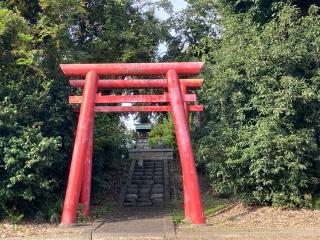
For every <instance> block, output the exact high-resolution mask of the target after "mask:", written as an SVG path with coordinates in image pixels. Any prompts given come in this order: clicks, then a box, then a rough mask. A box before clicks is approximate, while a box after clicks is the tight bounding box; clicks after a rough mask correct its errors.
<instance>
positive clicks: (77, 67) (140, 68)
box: [60, 62, 203, 77]
mask: <svg viewBox="0 0 320 240" xmlns="http://www.w3.org/2000/svg"><path fill="white" fill-rule="evenodd" d="M202 66H203V63H202V62H179V63H108V64H60V67H61V69H62V71H63V73H64V75H66V76H69V77H71V76H82V77H85V76H86V74H87V73H88V72H89V71H91V70H94V71H95V72H96V73H97V74H98V75H104V76H163V75H166V74H167V72H168V71H169V70H175V71H176V72H177V74H179V75H183V76H190V75H195V74H198V73H199V72H200V71H201V68H202Z"/></svg>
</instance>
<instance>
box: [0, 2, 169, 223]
mask: <svg viewBox="0 0 320 240" xmlns="http://www.w3.org/2000/svg"><path fill="white" fill-rule="evenodd" d="M138 2H139V1H133V0H132V1H117V0H114V1H106V0H100V1H83V0H63V1H62V0H55V1H52V0H41V1H39V0H31V1H13V0H5V1H2V2H1V3H0V7H1V9H0V73H1V74H0V194H1V196H2V198H1V200H0V215H1V216H0V217H6V216H19V219H20V216H23V215H21V214H25V215H26V216H30V215H33V214H34V213H38V215H39V216H40V215H41V217H43V218H47V217H50V216H48V215H49V214H51V213H52V211H51V210H50V209H48V208H50V206H53V207H54V208H56V207H57V204H56V202H58V203H59V202H61V198H63V196H64V191H65V185H66V180H67V173H68V166H69V165H68V163H69V161H70V156H71V150H72V144H73V138H74V129H75V125H76V121H77V114H76V113H73V112H72V109H71V108H70V107H69V106H68V104H67V99H68V95H70V94H72V92H77V93H80V92H79V90H72V92H71V90H70V88H69V87H68V84H67V80H66V79H65V78H64V76H63V75H62V73H61V70H60V68H59V64H60V63H62V62H65V63H72V62H119V61H120V62H131V61H152V60H153V59H154V58H155V54H156V49H157V45H158V44H159V42H160V41H161V38H162V37H164V36H165V34H166V30H165V26H163V25H162V24H161V23H160V22H159V21H158V20H157V19H156V18H155V17H154V14H153V13H154V9H152V8H151V7H150V6H157V4H165V1H161V3H157V2H156V3H153V4H149V5H148V6H149V8H148V9H146V10H144V11H142V10H141V9H140V8H139V6H138V5H137V3H138ZM148 2H150V1H148ZM103 93H105V94H110V93H111V92H110V91H104V92H103ZM95 132H96V133H97V134H96V136H97V138H96V139H95V143H94V144H95V151H96V152H97V153H99V154H95V155H94V157H95V159H94V171H95V172H94V179H93V181H94V188H93V195H94V200H96V201H98V199H97V198H98V197H97V196H98V194H97V193H98V192H99V191H101V189H102V186H103V185H105V184H106V182H107V181H109V180H110V179H112V177H116V178H115V179H112V181H113V182H112V183H117V182H120V180H121V178H122V176H123V173H124V171H125V165H126V162H125V160H124V158H123V157H122V156H123V155H124V156H125V155H126V150H125V146H126V144H127V138H130V134H128V133H127V132H126V131H125V126H123V124H121V122H120V116H119V115H115V116H113V117H111V116H106V115H105V116H102V115H97V117H96V124H95ZM112 170H114V174H113V175H112V174H111V171H112ZM116 173H118V175H117V174H116ZM110 176H112V177H110ZM107 189H108V190H110V191H113V190H114V189H113V188H111V187H110V186H109V187H108V188H107ZM112 194H113V193H112ZM20 213H21V214H20Z"/></svg>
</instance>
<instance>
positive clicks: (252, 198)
mask: <svg viewBox="0 0 320 240" xmlns="http://www.w3.org/2000/svg"><path fill="white" fill-rule="evenodd" d="M217 2H218V4H217V7H218V9H219V12H220V13H221V14H222V17H221V18H222V20H221V22H222V24H223V31H222V34H221V38H220V39H219V40H218V41H217V40H216V39H212V41H211V42H212V46H213V48H212V51H210V52H209V53H208V54H209V56H210V58H208V59H209V62H208V63H207V66H206V71H205V73H204V75H205V77H206V82H205V86H204V88H203V91H202V93H201V96H202V97H201V98H202V101H203V102H204V104H205V105H206V106H207V107H206V109H207V110H206V113H205V117H204V121H205V126H204V130H203V133H202V134H203V137H202V139H201V140H200V142H199V148H198V149H199V151H198V156H199V157H201V161H205V162H206V163H207V166H208V169H209V171H210V176H211V179H212V184H213V186H214V187H215V188H216V189H217V190H218V191H221V192H223V191H229V192H232V193H234V194H235V195H237V196H240V198H241V199H243V200H244V201H245V202H247V203H254V204H272V205H277V206H278V205H281V206H288V207H304V206H310V199H311V194H312V193H314V192H315V191H317V189H318V188H319V140H320V139H319V133H320V132H319V130H320V129H319V110H320V109H319V107H320V104H319V100H320V99H319V80H320V78H319V77H320V76H319V73H320V71H319V63H320V62H319V44H320V32H319V25H320V18H319V8H318V7H316V6H308V7H307V9H308V11H307V13H306V12H305V8H306V4H303V6H301V5H299V4H298V5H295V4H294V1H293V3H291V4H290V3H286V1H273V3H272V4H271V5H270V9H271V10H272V14H271V15H270V16H269V15H268V19H264V20H261V19H259V18H257V15H256V14H253V13H255V11H258V10H257V9H259V8H260V7H261V6H262V5H261V4H262V3H263V2H266V1H237V4H238V3H239V2H245V3H250V4H249V5H248V6H246V7H244V8H243V10H241V11H240V10H239V9H237V8H236V9H235V7H236V6H237V4H235V5H233V4H232V3H235V1H217Z"/></svg>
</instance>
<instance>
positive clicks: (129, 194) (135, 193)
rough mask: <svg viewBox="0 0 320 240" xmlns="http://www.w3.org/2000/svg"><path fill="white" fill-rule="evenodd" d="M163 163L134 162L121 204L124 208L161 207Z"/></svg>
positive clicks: (151, 161)
mask: <svg viewBox="0 0 320 240" xmlns="http://www.w3.org/2000/svg"><path fill="white" fill-rule="evenodd" d="M164 188H165V181H164V161H161V160H139V161H135V164H134V170H133V175H132V178H131V181H130V183H129V184H128V185H127V189H126V194H125V197H124V202H123V204H124V205H126V206H151V205H162V204H163V203H164V202H165V201H164V198H165V191H164Z"/></svg>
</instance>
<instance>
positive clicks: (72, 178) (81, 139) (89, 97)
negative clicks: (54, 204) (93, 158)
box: [61, 71, 98, 224]
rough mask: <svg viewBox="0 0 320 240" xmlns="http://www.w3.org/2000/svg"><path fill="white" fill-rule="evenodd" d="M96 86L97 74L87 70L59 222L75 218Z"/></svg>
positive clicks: (92, 119)
mask: <svg viewBox="0 0 320 240" xmlns="http://www.w3.org/2000/svg"><path fill="white" fill-rule="evenodd" d="M97 87H98V75H97V74H96V72H95V71H90V72H88V74H87V77H86V83H85V87H84V91H83V98H84V101H83V103H82V104H81V107H80V114H79V120H78V125H77V131H76V139H75V142H74V148H73V153H72V160H71V166H70V172H69V178H68V185H67V191H66V195H65V199H64V206H63V212H62V217H61V224H72V223H74V222H75V220H76V212H77V208H78V202H79V197H80V191H81V186H82V181H83V173H84V165H85V159H86V156H87V149H88V144H89V138H90V135H91V131H92V126H93V121H94V104H95V98H96V93H97Z"/></svg>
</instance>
